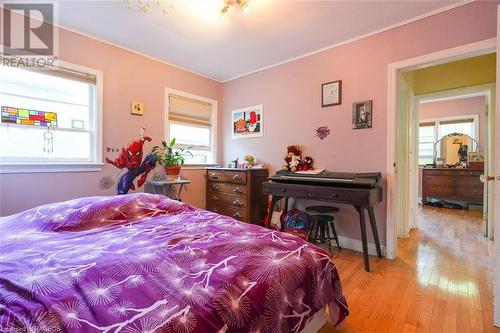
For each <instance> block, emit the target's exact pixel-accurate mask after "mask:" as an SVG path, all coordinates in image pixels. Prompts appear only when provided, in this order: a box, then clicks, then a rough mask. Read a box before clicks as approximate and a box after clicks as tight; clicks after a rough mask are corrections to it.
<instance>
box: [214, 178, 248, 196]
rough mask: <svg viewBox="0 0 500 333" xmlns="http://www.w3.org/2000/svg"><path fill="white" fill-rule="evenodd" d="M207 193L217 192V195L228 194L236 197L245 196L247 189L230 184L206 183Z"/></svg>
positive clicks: (243, 186)
mask: <svg viewBox="0 0 500 333" xmlns="http://www.w3.org/2000/svg"><path fill="white" fill-rule="evenodd" d="M207 188H208V192H209V193H207V194H210V193H211V192H217V193H220V192H222V193H228V194H236V195H246V194H247V193H248V188H247V186H246V185H237V184H231V183H218V182H211V181H209V182H208V183H207Z"/></svg>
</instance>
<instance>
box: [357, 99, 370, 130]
mask: <svg viewBox="0 0 500 333" xmlns="http://www.w3.org/2000/svg"><path fill="white" fill-rule="evenodd" d="M372 105H373V101H364V102H357V103H353V104H352V128H353V129H362V128H372V124H373V120H372Z"/></svg>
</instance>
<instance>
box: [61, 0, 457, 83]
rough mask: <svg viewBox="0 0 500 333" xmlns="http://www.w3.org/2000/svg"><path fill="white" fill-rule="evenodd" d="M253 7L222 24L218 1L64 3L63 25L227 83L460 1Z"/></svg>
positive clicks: (267, 1) (264, 3) (257, 2)
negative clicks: (147, 7) (145, 8)
mask: <svg viewBox="0 0 500 333" xmlns="http://www.w3.org/2000/svg"><path fill="white" fill-rule="evenodd" d="M219 1H220V0H219ZM250 1H251V2H250V5H251V11H250V13H248V14H247V15H242V14H240V13H239V12H238V11H232V12H229V13H228V14H226V15H225V16H224V17H222V18H220V17H219V16H218V14H217V10H216V8H215V6H214V4H215V3H216V2H217V0H173V1H163V2H162V4H161V6H162V7H160V6H159V5H158V4H157V2H156V1H151V4H152V5H151V9H150V10H149V11H148V12H146V13H144V12H142V11H141V10H140V9H139V8H138V6H137V0H131V5H130V7H131V8H129V6H128V5H127V2H126V1H61V2H60V3H59V24H60V25H61V26H63V27H67V28H70V29H72V30H76V31H79V32H82V33H84V34H87V35H90V36H94V37H97V38H99V39H103V40H106V41H109V42H112V43H114V44H117V45H120V46H123V47H126V48H128V49H132V50H135V51H138V52H141V53H143V54H146V55H149V56H152V57H155V58H158V59H161V60H163V61H167V62H170V63H172V64H175V65H177V66H180V67H183V68H186V69H189V70H191V71H194V72H197V73H200V74H202V75H205V76H208V77H211V78H214V79H216V80H219V81H226V80H229V79H232V78H235V77H238V76H241V75H244V74H247V73H249V72H253V71H256V70H259V69H262V68H264V67H268V66H272V65H274V64H277V63H280V62H283V61H286V60H289V59H292V58H295V57H299V56H301V55H304V54H307V53H310V52H314V51H316V50H319V49H322V48H325V47H328V46H331V45H334V44H338V43H341V42H344V41H346V40H349V39H352V38H356V37H359V36H362V35H365V34H368V33H371V32H373V31H376V30H380V29H383V28H386V27H389V26H392V25H395V24H398V23H400V22H403V21H406V20H409V19H412V18H415V17H418V16H421V15H425V14H427V13H430V12H433V11H436V10H439V9H441V8H444V7H447V6H450V5H453V4H456V3H457V2H460V1H428V0H423V1H422V0H421V1H409V0H398V1H395V0H393V1H298V0H250ZM162 8H164V9H167V10H168V14H167V15H164V14H163V11H162Z"/></svg>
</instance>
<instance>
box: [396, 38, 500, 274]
mask: <svg viewBox="0 0 500 333" xmlns="http://www.w3.org/2000/svg"><path fill="white" fill-rule="evenodd" d="M495 51H496V38H490V39H486V40H482V41H478V42H474V43H470V44H466V45H462V46H458V47H453V48H450V49H446V50H442V51H438V52H434V53H430V54H426V55H423V56H419V57H415V58H411V59H405V60H401V61H398V62H394V63H391V64H389V65H388V96H387V101H388V107H387V165H386V182H387V207H386V216H387V229H386V230H387V232H386V257H387V258H388V259H396V257H397V236H398V235H397V208H398V205H399V204H400V201H401V200H398V195H400V193H399V192H398V182H397V177H396V171H398V172H399V171H400V172H405V173H408V170H398V169H397V164H396V163H397V161H398V160H399V158H400V156H398V154H397V151H398V150H397V149H398V143H397V129H398V126H397V124H398V122H397V119H398V118H397V111H398V91H397V88H398V74H399V73H400V72H401V71H403V70H414V69H419V68H424V67H429V66H434V65H438V64H442V63H446V62H450V61H454V60H460V59H464V58H469V57H473V56H479V55H483V54H487V53H491V52H495ZM406 157H407V156H406ZM400 179H405V177H400ZM406 179H408V175H406ZM399 187H401V186H399ZM405 197H407V195H406V196H405ZM498 229H500V226H499V227H498V228H497V230H498ZM499 259H500V258H499ZM499 265H500V263H499Z"/></svg>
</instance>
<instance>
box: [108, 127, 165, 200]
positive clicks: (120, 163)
mask: <svg viewBox="0 0 500 333" xmlns="http://www.w3.org/2000/svg"><path fill="white" fill-rule="evenodd" d="M144 141H148V142H149V141H151V138H150V137H148V136H143V135H142V132H141V138H140V139H139V140H134V141H131V142H130V143H129V144H128V147H127V149H125V148H122V151H121V153H120V155H119V156H118V157H117V158H116V159H115V160H114V161H112V160H110V159H109V158H107V157H106V162H108V163H110V164H113V165H114V166H115V167H117V168H118V169H123V168H127V169H128V171H127V172H125V173H124V174H123V175H122V176H121V177H120V180H119V181H118V186H117V194H127V193H128V191H129V190H130V189H132V190H135V186H134V179H135V178H136V177H137V176H139V175H140V176H141V177H140V178H139V180H138V181H137V188H139V187H141V186H142V185H143V184H144V182H145V181H146V178H147V176H148V173H149V172H150V171H151V170H152V169H154V167H155V166H156V158H155V156H154V155H153V154H151V153H149V154H147V155H146V157H145V158H144V161H143V160H142V155H143V154H142V146H143V145H144ZM141 161H142V163H141Z"/></svg>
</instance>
